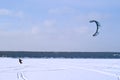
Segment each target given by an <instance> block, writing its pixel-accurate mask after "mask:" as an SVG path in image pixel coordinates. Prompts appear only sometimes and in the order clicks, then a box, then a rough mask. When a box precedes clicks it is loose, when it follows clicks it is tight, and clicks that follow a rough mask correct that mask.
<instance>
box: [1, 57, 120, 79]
mask: <svg viewBox="0 0 120 80" xmlns="http://www.w3.org/2000/svg"><path fill="white" fill-rule="evenodd" d="M119 75H120V59H54V58H51V59H35V58H23V64H19V62H18V59H16V58H15V59H13V58H0V80H120V79H119Z"/></svg>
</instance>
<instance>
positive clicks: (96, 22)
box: [89, 20, 100, 36]
mask: <svg viewBox="0 0 120 80" xmlns="http://www.w3.org/2000/svg"><path fill="white" fill-rule="evenodd" d="M89 22H90V23H93V22H95V24H96V26H97V29H96V31H95V33H94V34H93V36H97V35H98V34H99V32H98V30H99V27H100V23H99V22H98V21H96V20H90V21H89Z"/></svg>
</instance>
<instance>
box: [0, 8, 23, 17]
mask: <svg viewBox="0 0 120 80" xmlns="http://www.w3.org/2000/svg"><path fill="white" fill-rule="evenodd" d="M0 16H14V17H19V18H22V17H23V16H24V13H23V12H22V11H12V10H9V9H4V8H3V9H0Z"/></svg>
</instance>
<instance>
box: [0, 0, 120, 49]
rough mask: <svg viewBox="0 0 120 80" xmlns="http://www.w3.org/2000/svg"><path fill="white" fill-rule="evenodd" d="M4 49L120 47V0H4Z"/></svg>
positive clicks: (0, 29) (0, 39) (0, 34)
mask: <svg viewBox="0 0 120 80" xmlns="http://www.w3.org/2000/svg"><path fill="white" fill-rule="evenodd" d="M93 19H95V20H97V21H99V22H100V24H101V27H100V30H99V35H98V36H96V37H93V36H92V35H93V33H94V32H95V30H96V26H95V24H94V23H89V21H90V20H93ZM0 50H1V51H3V50H4V51H120V0H0Z"/></svg>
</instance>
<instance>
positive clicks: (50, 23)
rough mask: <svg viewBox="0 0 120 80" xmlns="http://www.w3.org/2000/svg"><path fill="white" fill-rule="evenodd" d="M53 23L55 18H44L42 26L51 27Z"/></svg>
mask: <svg viewBox="0 0 120 80" xmlns="http://www.w3.org/2000/svg"><path fill="white" fill-rule="evenodd" d="M55 24H56V21H55V20H45V21H44V22H43V26H45V27H53V26H55Z"/></svg>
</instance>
